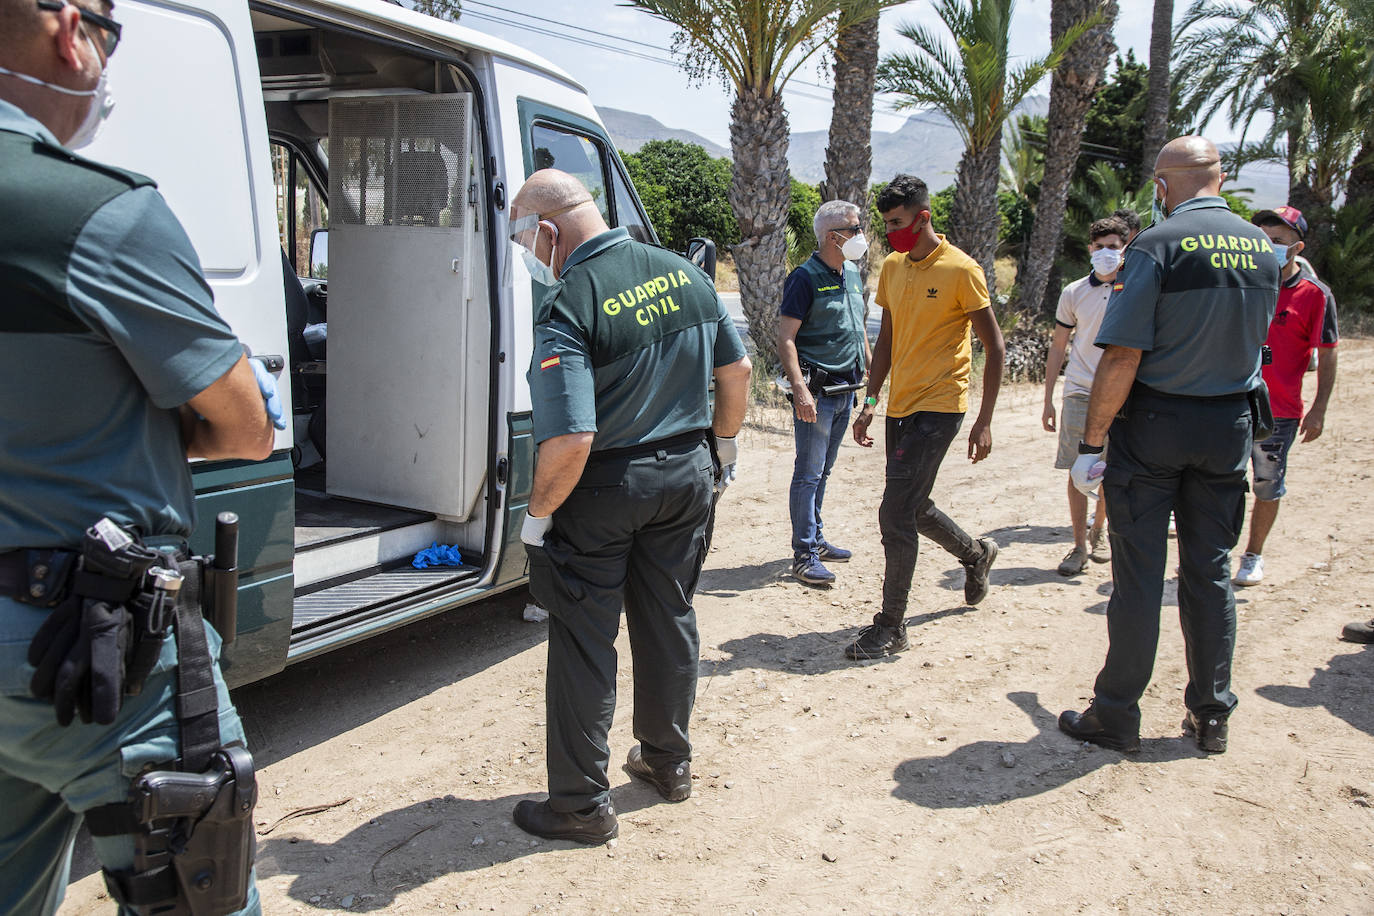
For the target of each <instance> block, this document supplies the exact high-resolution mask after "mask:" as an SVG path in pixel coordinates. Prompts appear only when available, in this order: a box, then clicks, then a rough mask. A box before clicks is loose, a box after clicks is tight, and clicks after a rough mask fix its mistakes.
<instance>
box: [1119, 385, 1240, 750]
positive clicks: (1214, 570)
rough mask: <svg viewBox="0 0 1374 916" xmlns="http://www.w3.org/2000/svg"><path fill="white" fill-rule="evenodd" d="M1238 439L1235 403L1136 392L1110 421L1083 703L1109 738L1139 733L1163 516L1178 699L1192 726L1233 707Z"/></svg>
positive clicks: (1152, 644)
mask: <svg viewBox="0 0 1374 916" xmlns="http://www.w3.org/2000/svg"><path fill="white" fill-rule="evenodd" d="M1250 430H1251V424H1250V406H1249V402H1248V401H1247V400H1246V398H1245V396H1244V395H1238V396H1234V397H1228V398H1187V397H1174V396H1170V395H1164V394H1161V393H1159V392H1156V391H1153V390H1151V389H1148V388H1144V387H1143V386H1140V385H1137V386H1136V388H1135V390H1134V391H1132V393H1131V397H1130V400H1129V402H1128V403H1127V407H1126V411H1125V413H1124V415H1123V416H1121V417H1118V418H1117V419H1116V420H1115V421H1114V422H1113V423H1112V427H1111V433H1110V436H1111V443H1112V452H1111V458H1110V459H1108V462H1107V473H1106V476H1105V478H1104V480H1103V488H1102V489H1103V494H1104V496H1105V498H1106V500H1107V518H1108V519H1109V523H1110V528H1111V533H1110V537H1111V544H1112V578H1113V580H1114V581H1115V588H1114V589H1113V591H1112V597H1111V600H1110V601H1109V602H1108V604H1107V633H1108V638H1109V646H1108V649H1107V661H1106V664H1104V665H1103V667H1102V671H1101V673H1100V674H1098V676H1097V683H1096V685H1095V688H1094V691H1095V698H1094V701H1093V704H1094V708H1095V709H1096V710H1097V713H1098V716H1099V717H1100V718H1101V720H1102V722H1103V724H1104V725H1106V726H1107V727H1108V728H1111V729H1113V730H1114V731H1120V732H1123V733H1131V734H1134V733H1138V732H1139V730H1140V706H1139V700H1140V697H1141V695H1142V694H1143V693H1144V692H1145V688H1146V687H1147V686H1148V685H1149V682H1150V675H1151V673H1152V671H1153V668H1154V660H1155V650H1156V648H1157V647H1158V645H1159V614H1160V604H1161V601H1162V598H1163V591H1164V575H1165V568H1166V562H1167V556H1168V548H1169V540H1168V538H1169V513H1170V512H1171V511H1172V512H1173V514H1174V518H1175V520H1176V522H1177V528H1178V557H1179V575H1178V616H1179V624H1180V625H1181V627H1182V629H1183V644H1184V652H1185V656H1186V658H1187V663H1188V687H1187V689H1186V690H1185V691H1184V694H1183V702H1184V704H1185V705H1186V706H1187V707H1188V709H1190V710H1192V711H1193V712H1194V713H1196V714H1197V715H1198V716H1199V717H1200V718H1207V717H1210V716H1216V717H1222V718H1224V717H1225V716H1227V715H1229V714H1230V712H1231V710H1232V709H1234V708H1235V705H1236V695H1235V694H1234V693H1232V692H1231V656H1232V653H1233V652H1234V650H1235V644H1236V601H1235V595H1234V594H1233V593H1232V591H1231V550H1232V549H1233V548H1234V547H1235V546H1236V541H1237V539H1238V538H1239V537H1240V529H1241V525H1242V524H1243V523H1244V520H1245V493H1246V482H1245V471H1246V467H1247V464H1246V462H1247V461H1248V459H1249V456H1250V435H1251V433H1250Z"/></svg>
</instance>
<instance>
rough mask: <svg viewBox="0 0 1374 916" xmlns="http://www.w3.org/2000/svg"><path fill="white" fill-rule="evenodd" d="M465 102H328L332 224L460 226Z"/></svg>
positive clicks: (463, 96)
mask: <svg viewBox="0 0 1374 916" xmlns="http://www.w3.org/2000/svg"><path fill="white" fill-rule="evenodd" d="M471 99H472V96H470V95H468V94H467V93H452V94H445V95H404V96H380V97H373V98H336V99H330V101H329V210H330V214H329V215H330V222H331V224H332V225H335V226H416V227H422V228H423V227H442V228H459V227H461V226H462V225H463V220H464V218H465V217H464V212H465V210H466V206H465V204H466V193H465V187H466V181H467V174H468V140H469V137H470V131H469V128H468V118H469V116H470V111H471Z"/></svg>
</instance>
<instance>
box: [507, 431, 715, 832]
mask: <svg viewBox="0 0 1374 916" xmlns="http://www.w3.org/2000/svg"><path fill="white" fill-rule="evenodd" d="M713 486H714V475H713V470H712V463H711V453H710V450H709V449H708V448H707V446H706V444H705V442H704V441H703V442H701V443H688V444H685V445H676V446H671V447H668V448H663V449H659V450H657V451H655V452H651V453H649V454H645V455H639V456H636V457H624V456H621V457H611V458H600V457H598V456H597V455H595V454H593V455H592V457H591V459H590V460H589V461H588V463H587V468H586V470H585V471H584V472H583V474H582V478H581V479H580V480H579V482H578V485H577V488H576V489H575V490H573V492H572V495H571V496H569V497H568V499H567V501H565V502H564V503H563V505H562V506H561V507H559V509H558V511H556V512H555V513H554V515H553V527H552V528H551V529H550V530H549V532H548V533H547V534H546V535H545V537H544V546H543V547H532V548H530V550H529V556H530V593H531V594H532V595H533V596H534V598H535V600H537V601H538V602H539V603H540V604H541V605H542V606H543V607H544V608H545V609H546V610H548V612H549V663H548V675H547V684H546V691H545V705H546V707H547V719H548V738H547V740H548V771H549V803H550V805H551V806H552V807H553V809H554V810H556V811H580V810H583V809H585V808H589V807H591V806H593V805H599V804H602V803H603V802H606V801H607V800H608V799H609V798H610V782H609V781H608V779H607V776H606V767H607V765H608V764H609V763H610V749H609V747H608V745H607V735H608V733H609V731H610V727H611V717H612V715H613V714H614V712H615V678H616V665H617V657H616V651H615V640H616V635H617V634H618V633H619V630H620V611H621V607H622V606H623V607H624V609H625V622H626V626H627V627H628V629H629V633H630V651H631V653H632V657H633V662H634V685H635V695H634V734H635V737H636V738H637V739H638V740H639V742H640V745H641V747H642V748H643V754H644V760H645V762H646V763H648V764H649V765H650V766H653V767H659V766H663V765H665V764H668V763H676V762H679V761H686V760H690V759H691V757H692V745H691V742H690V741H689V740H688V738H687V725H688V720H689V719H690V718H691V715H692V705H693V703H694V702H695V700H696V687H697V665H698V652H699V649H700V640H699V638H698V636H697V621H696V612H695V611H694V610H693V609H692V594H693V592H695V590H696V585H697V577H698V576H699V575H700V573H701V564H702V561H703V560H704V559H705V558H706V519H707V515H708V514H709V512H710V509H711V493H712V489H713Z"/></svg>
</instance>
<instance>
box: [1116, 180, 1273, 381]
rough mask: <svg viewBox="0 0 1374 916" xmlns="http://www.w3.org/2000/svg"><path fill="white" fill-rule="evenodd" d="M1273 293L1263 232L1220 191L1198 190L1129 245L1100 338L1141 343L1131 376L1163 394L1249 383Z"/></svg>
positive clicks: (1268, 249) (1266, 327) (1270, 249)
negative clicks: (1206, 194)
mask: <svg viewBox="0 0 1374 916" xmlns="http://www.w3.org/2000/svg"><path fill="white" fill-rule="evenodd" d="M1278 298H1279V265H1278V260H1277V259H1276V258H1275V257H1274V249H1273V246H1272V245H1270V244H1269V239H1268V237H1267V236H1265V234H1264V233H1263V232H1262V231H1260V230H1259V229H1258V228H1257V227H1255V226H1252V225H1250V224H1249V223H1247V222H1246V221H1245V220H1243V219H1241V218H1240V217H1239V216H1236V215H1235V214H1234V213H1232V212H1231V210H1230V208H1229V207H1228V206H1227V205H1226V201H1225V200H1223V199H1222V198H1220V197H1195V198H1193V199H1192V200H1189V201H1185V202H1184V203H1181V204H1179V205H1178V206H1177V207H1176V208H1174V212H1173V213H1172V214H1170V216H1169V218H1168V219H1167V220H1165V221H1163V222H1162V223H1158V224H1156V225H1153V226H1151V227H1149V228H1148V229H1146V230H1145V231H1143V232H1141V233H1140V235H1138V236H1136V238H1135V241H1134V242H1132V243H1131V245H1130V247H1128V248H1127V249H1126V261H1125V264H1124V265H1123V266H1122V268H1121V272H1120V273H1118V274H1117V276H1116V282H1115V283H1114V284H1113V285H1112V297H1111V299H1110V300H1108V302H1107V313H1106V315H1105V316H1104V317H1103V319H1102V328H1101V330H1099V331H1098V334H1097V345H1098V346H1099V347H1105V346H1108V345H1115V346H1121V347H1131V348H1132V349H1136V350H1142V351H1144V352H1143V353H1142V355H1141V358H1140V368H1139V369H1138V370H1137V371H1136V379H1137V380H1139V381H1140V382H1141V383H1142V384H1145V385H1149V386H1150V387H1151V388H1154V389H1155V390H1156V391H1162V392H1164V393H1165V394H1176V395H1187V396H1189V397H1217V396H1220V395H1228V394H1238V393H1240V392H1244V391H1250V390H1251V389H1253V388H1254V387H1255V386H1256V385H1257V384H1258V383H1259V378H1260V347H1261V345H1263V343H1264V338H1265V336H1266V335H1267V334H1268V333H1269V322H1270V320H1272V319H1273V317H1274V307H1275V305H1276V304H1277V303H1278Z"/></svg>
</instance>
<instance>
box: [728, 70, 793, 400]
mask: <svg viewBox="0 0 1374 916" xmlns="http://www.w3.org/2000/svg"><path fill="white" fill-rule="evenodd" d="M787 139H788V133H787V112H786V111H785V110H784V109H783V104H782V94H781V93H778V92H776V91H773V89H772V87H763V88H756V87H740V88H738V89H737V90H736V92H735V102H734V104H733V105H732V106H731V108H730V152H731V154H732V155H733V156H734V174H733V176H732V177H731V180H730V207H731V209H733V210H734V212H735V219H736V220H737V221H738V222H739V234H740V242H739V244H738V245H736V246H735V247H734V255H735V264H736V265H737V266H738V268H739V297H740V306H741V307H742V308H743V309H744V317H745V318H746V319H747V320H748V322H749V336H750V337H751V338H752V339H753V341H754V347H755V349H756V352H757V354H758V357H759V359H758V362H760V363H762V364H763V368H764V369H765V370H766V371H767V372H768V373H769V374H770V375H771V374H772V373H773V372H774V371H775V370H776V369H777V366H778V354H777V346H776V344H775V343H774V340H773V337H774V333H775V331H776V327H777V317H778V302H779V300H780V299H781V298H782V285H783V281H784V280H786V279H787V243H786V241H785V239H784V238H783V233H784V231H785V230H786V228H787V208H788V207H789V206H790V204H791V197H792V188H791V182H790V177H791V176H790V175H789V173H788V170H787Z"/></svg>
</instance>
